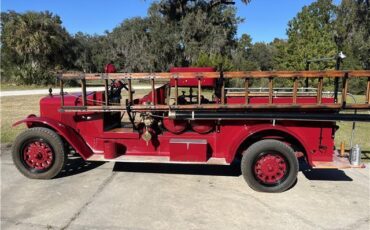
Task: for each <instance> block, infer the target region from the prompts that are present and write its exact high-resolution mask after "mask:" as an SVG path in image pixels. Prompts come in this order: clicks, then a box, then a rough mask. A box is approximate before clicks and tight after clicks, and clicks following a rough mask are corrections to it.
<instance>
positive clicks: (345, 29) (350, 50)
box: [335, 0, 370, 69]
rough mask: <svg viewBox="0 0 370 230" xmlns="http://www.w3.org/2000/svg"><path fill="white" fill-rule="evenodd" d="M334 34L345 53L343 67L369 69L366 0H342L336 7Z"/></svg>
mask: <svg viewBox="0 0 370 230" xmlns="http://www.w3.org/2000/svg"><path fill="white" fill-rule="evenodd" d="M336 13H337V19H336V21H335V32H336V34H335V36H336V42H337V45H338V48H339V50H341V51H343V52H344V53H345V54H346V55H347V59H346V60H345V62H344V68H350V69H370V6H369V2H368V1H366V0H359V1H354V0H343V1H342V2H341V4H340V5H339V6H338V8H337V11H336Z"/></svg>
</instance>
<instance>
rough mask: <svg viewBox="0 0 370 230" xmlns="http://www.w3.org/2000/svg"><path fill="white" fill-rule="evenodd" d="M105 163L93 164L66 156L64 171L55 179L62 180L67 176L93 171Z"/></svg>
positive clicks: (76, 157)
mask: <svg viewBox="0 0 370 230" xmlns="http://www.w3.org/2000/svg"><path fill="white" fill-rule="evenodd" d="M104 163H105V162H95V161H93V162H92V161H85V160H84V159H82V158H81V157H80V156H76V155H71V156H68V160H67V163H66V165H65V166H64V169H63V170H62V172H61V173H59V174H58V176H57V177H56V178H62V177H67V176H73V175H77V174H80V173H84V172H87V171H89V170H92V169H95V168H97V167H99V166H101V165H103V164H104Z"/></svg>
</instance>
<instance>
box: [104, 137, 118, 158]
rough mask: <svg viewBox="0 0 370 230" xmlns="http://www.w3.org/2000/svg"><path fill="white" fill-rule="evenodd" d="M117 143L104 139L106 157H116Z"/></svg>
mask: <svg viewBox="0 0 370 230" xmlns="http://www.w3.org/2000/svg"><path fill="white" fill-rule="evenodd" d="M116 153H117V144H116V143H115V142H112V141H104V158H105V159H114V158H116V156H117V154H116Z"/></svg>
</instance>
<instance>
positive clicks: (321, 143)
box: [14, 68, 336, 165]
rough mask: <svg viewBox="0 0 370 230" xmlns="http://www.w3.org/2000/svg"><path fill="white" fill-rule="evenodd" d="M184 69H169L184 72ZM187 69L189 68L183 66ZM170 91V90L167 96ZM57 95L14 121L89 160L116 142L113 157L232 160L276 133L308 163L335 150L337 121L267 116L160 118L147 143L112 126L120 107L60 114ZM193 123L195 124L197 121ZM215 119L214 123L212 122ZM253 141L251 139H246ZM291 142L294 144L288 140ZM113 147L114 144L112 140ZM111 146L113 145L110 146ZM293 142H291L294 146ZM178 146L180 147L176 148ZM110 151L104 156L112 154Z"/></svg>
mask: <svg viewBox="0 0 370 230" xmlns="http://www.w3.org/2000/svg"><path fill="white" fill-rule="evenodd" d="M185 70H186V69H175V70H172V71H179V72H185ZM191 70H192V71H204V69H195V68H192V69H191ZM187 71H190V70H187ZM169 86H170V84H168V85H164V86H162V87H159V88H157V89H156V91H155V99H154V98H152V93H148V94H147V95H146V96H144V97H142V98H136V99H135V101H136V103H149V102H151V103H153V102H155V103H158V104H165V102H166V101H168V100H167V95H168V94H167V92H168V91H167V90H168V87H169ZM171 96H173V95H171ZM87 99H88V105H100V104H99V102H97V101H104V94H103V93H102V92H88V93H87ZM244 99H245V98H244V96H240V97H236V96H230V97H227V98H226V101H227V103H244ZM273 101H274V103H275V104H284V103H290V102H291V101H292V98H291V97H276V98H273ZM332 101H333V98H323V103H327V102H332ZM60 102H61V98H60V96H58V95H54V96H46V97H44V98H43V99H41V100H40V116H39V117H33V116H31V117H28V118H27V119H24V120H22V121H19V122H17V123H16V124H14V125H18V124H20V123H26V124H27V126H28V127H34V126H44V127H50V128H51V129H53V130H55V131H56V132H57V133H58V134H59V135H61V136H62V137H63V138H64V139H65V140H66V141H67V142H68V143H69V144H71V146H72V147H73V148H74V149H76V151H77V152H78V153H79V154H80V155H81V156H82V157H83V158H84V159H88V158H89V157H90V156H91V155H93V154H100V155H103V154H104V153H105V152H107V151H108V152H109V151H111V150H110V149H113V148H110V147H109V146H108V147H107V146H106V143H112V144H113V143H114V144H115V148H116V149H115V151H111V152H110V153H111V154H113V152H115V156H119V155H123V154H125V155H137V156H167V157H170V159H171V160H174V159H176V160H180V161H197V162H199V161H200V162H204V161H206V160H207V159H208V158H210V157H215V158H224V159H225V160H226V162H228V163H231V162H232V161H233V160H234V159H235V156H237V154H240V153H241V152H240V151H242V150H243V149H240V146H241V145H242V144H243V143H249V142H250V141H251V140H252V139H253V140H254V141H255V137H258V138H261V139H263V138H274V139H279V138H280V139H281V137H288V138H286V139H285V140H284V141H286V142H290V141H293V142H296V143H294V144H296V145H297V146H298V147H301V148H302V149H300V148H298V149H296V150H297V151H298V152H303V153H304V154H305V157H306V158H307V160H308V162H309V163H310V164H311V165H312V161H331V160H332V155H333V149H334V135H333V134H334V132H335V129H336V127H335V122H307V121H277V122H276V123H275V125H273V124H272V122H271V121H245V120H237V121H228V120H221V121H218V122H216V121H211V122H210V121H205V122H203V123H202V122H201V123H199V122H198V121H196V122H195V121H192V122H191V123H192V124H193V125H192V127H191V126H190V125H188V122H187V121H179V122H174V121H170V120H168V119H164V120H163V121H162V123H163V124H164V127H165V128H163V127H162V128H161V129H158V130H157V131H156V132H155V133H153V138H152V140H150V141H149V142H148V143H147V142H146V141H144V140H143V139H142V134H143V133H142V131H135V130H132V129H127V128H125V129H119V130H115V129H113V128H112V127H115V126H114V125H116V126H119V125H120V122H121V120H120V116H121V113H118V112H111V113H110V112H106V113H96V112H75V113H60V112H59V108H60ZM266 102H268V98H267V97H261V96H258V97H256V96H251V97H250V103H252V104H253V103H266ZM315 102H316V97H298V98H297V103H315ZM64 103H65V105H68V106H73V105H81V104H82V101H81V94H67V95H65V97H64ZM195 123H196V125H195ZM216 123H217V124H216ZM174 139H185V141H189V140H203V141H205V144H199V145H196V144H190V145H189V149H190V150H189V149H188V147H187V145H185V144H181V143H171V141H172V142H173V140H174ZM249 144H252V143H249ZM290 144H292V143H290ZM112 146H113V145H112ZM112 146H111V147H112ZM297 146H294V147H297ZM176 149H180V150H181V151H177V150H176ZM110 153H108V155H107V156H108V157H113V155H111V154H110Z"/></svg>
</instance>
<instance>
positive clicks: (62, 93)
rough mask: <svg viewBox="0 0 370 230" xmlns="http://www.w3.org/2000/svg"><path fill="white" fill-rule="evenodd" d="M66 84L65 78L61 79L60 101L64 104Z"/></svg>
mask: <svg viewBox="0 0 370 230" xmlns="http://www.w3.org/2000/svg"><path fill="white" fill-rule="evenodd" d="M63 86H64V81H63V79H60V95H61V97H60V103H61V105H62V106H64V91H63V88H64V87H63Z"/></svg>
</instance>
